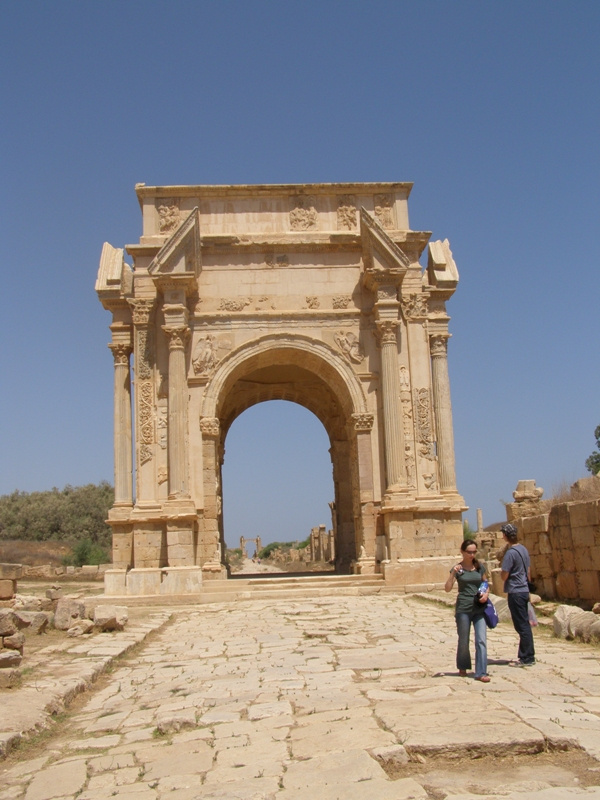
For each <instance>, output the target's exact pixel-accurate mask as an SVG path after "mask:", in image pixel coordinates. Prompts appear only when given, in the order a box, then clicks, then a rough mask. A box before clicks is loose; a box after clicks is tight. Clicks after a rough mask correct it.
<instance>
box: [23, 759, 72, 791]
mask: <svg viewBox="0 0 600 800" xmlns="http://www.w3.org/2000/svg"><path fill="white" fill-rule="evenodd" d="M86 780H87V768H86V764H85V761H84V760H83V759H76V760H73V761H67V762H65V763H63V764H55V765H54V766H51V767H48V768H47V769H45V770H44V771H43V772H40V773H38V774H37V775H36V776H35V777H34V778H33V780H32V782H31V783H30V784H29V787H28V789H27V793H26V795H25V798H26V800H58V798H60V797H73V796H74V795H77V794H78V793H79V792H80V791H81V790H82V789H83V787H84V785H85V782H86Z"/></svg>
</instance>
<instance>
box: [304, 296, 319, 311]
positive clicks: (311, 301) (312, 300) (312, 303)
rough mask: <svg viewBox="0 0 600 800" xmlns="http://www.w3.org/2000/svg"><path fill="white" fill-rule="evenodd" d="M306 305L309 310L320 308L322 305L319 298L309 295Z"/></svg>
mask: <svg viewBox="0 0 600 800" xmlns="http://www.w3.org/2000/svg"><path fill="white" fill-rule="evenodd" d="M306 305H307V306H308V307H309V308H319V306H320V305H321V303H320V302H319V298H318V297H317V296H316V295H307V297H306Z"/></svg>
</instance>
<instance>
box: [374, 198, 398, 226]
mask: <svg viewBox="0 0 600 800" xmlns="http://www.w3.org/2000/svg"><path fill="white" fill-rule="evenodd" d="M375 219H376V220H377V222H378V223H379V224H380V225H381V227H382V228H388V229H390V228H394V227H395V225H394V199H393V197H392V196H391V195H389V194H376V195H375Z"/></svg>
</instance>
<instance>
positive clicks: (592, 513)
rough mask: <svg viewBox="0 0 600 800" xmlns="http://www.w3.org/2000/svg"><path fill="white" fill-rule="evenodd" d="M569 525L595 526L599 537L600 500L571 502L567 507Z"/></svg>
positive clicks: (574, 526)
mask: <svg viewBox="0 0 600 800" xmlns="http://www.w3.org/2000/svg"><path fill="white" fill-rule="evenodd" d="M569 516H570V519H571V527H573V528H579V527H586V526H588V525H591V526H596V530H597V531H598V537H599V538H600V501H598V500H592V501H589V502H581V503H571V504H570V507H569Z"/></svg>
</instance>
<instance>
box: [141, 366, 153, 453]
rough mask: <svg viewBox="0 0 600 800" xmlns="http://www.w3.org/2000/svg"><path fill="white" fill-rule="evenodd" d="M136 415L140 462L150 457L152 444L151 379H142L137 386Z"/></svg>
mask: <svg viewBox="0 0 600 800" xmlns="http://www.w3.org/2000/svg"><path fill="white" fill-rule="evenodd" d="M138 391H139V396H138V397H139V403H138V415H139V417H138V418H139V425H140V462H141V463H142V464H145V463H146V462H147V461H150V460H151V459H152V445H153V444H154V438H155V437H154V388H153V386H152V381H147V380H144V381H142V382H141V383H140V385H139V386H138Z"/></svg>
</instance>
